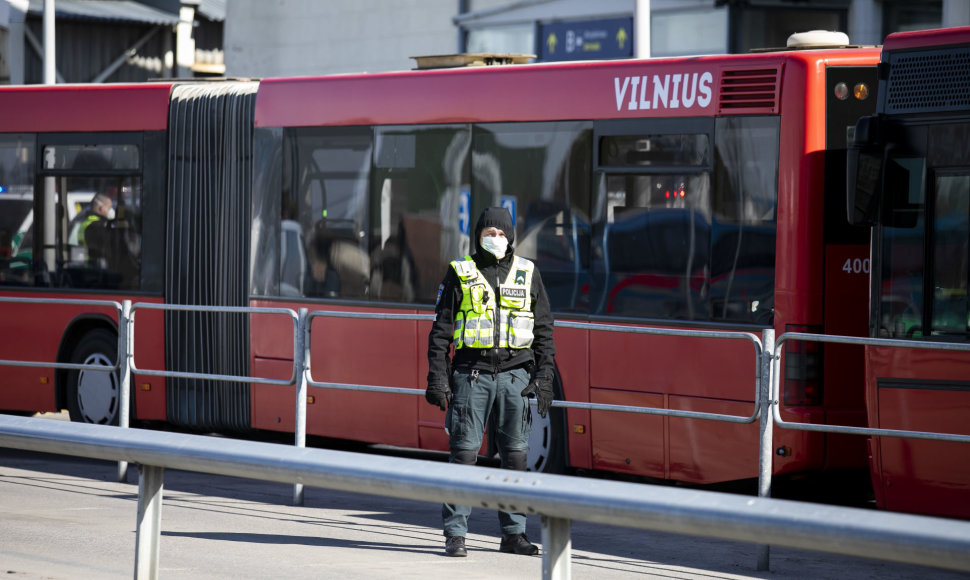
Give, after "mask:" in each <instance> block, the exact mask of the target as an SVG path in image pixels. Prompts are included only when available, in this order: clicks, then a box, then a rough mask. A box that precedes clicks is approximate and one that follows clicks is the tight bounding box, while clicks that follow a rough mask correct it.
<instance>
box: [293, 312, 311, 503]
mask: <svg viewBox="0 0 970 580" xmlns="http://www.w3.org/2000/svg"><path fill="white" fill-rule="evenodd" d="M308 334H309V326H308V325H307V309H306V308H301V309H300V312H299V316H298V318H297V323H296V331H295V335H294V337H293V356H294V357H295V358H296V360H295V361H293V364H294V365H296V369H297V372H296V424H295V425H294V426H293V431H294V433H295V439H296V441H295V445H296V446H297V447H306V397H307V374H308V372H309V369H310V344H309V341H308V340H307V337H308ZM293 505H303V484H302V483H294V484H293Z"/></svg>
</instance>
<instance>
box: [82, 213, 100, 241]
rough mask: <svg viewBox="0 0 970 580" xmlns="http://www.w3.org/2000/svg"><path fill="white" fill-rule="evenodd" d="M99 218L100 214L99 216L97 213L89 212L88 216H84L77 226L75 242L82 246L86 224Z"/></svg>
mask: <svg viewBox="0 0 970 580" xmlns="http://www.w3.org/2000/svg"><path fill="white" fill-rule="evenodd" d="M100 219H101V216H99V215H97V214H91V215H89V216H88V217H86V218H84V221H83V222H81V225H80V226H78V228H77V243H78V244H81V245H82V246H83V245H84V243H85V242H84V232H85V231H86V230H87V229H88V226H90V225H91V224H93V223H94V222H96V221H98V220H100Z"/></svg>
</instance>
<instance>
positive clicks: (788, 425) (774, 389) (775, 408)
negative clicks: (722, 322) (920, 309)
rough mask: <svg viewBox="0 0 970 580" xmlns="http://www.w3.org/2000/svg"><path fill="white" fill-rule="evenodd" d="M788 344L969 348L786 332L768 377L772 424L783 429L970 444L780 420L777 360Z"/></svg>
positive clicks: (965, 439) (959, 438)
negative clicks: (807, 342)
mask: <svg viewBox="0 0 970 580" xmlns="http://www.w3.org/2000/svg"><path fill="white" fill-rule="evenodd" d="M790 340H804V341H812V342H822V343H834V344H854V345H859V346H878V347H886V348H917V349H924V350H947V351H960V352H966V353H970V344H966V343H953V342H927V341H916V340H898V339H890V338H862V337H856V336H837V335H825V334H809V333H803V332H786V333H784V334H782V335H781V336H779V337H778V340H777V341H775V356H774V357H773V358H774V364H773V368H772V373H771V393H772V414H773V416H774V417H773V418H774V422H775V424H776V425H778V426H779V427H782V428H785V429H796V430H800V431H815V432H820V433H841V434H846V435H870V436H872V435H876V436H883V437H904V438H908V439H929V440H933V441H951V442H957V443H970V435H957V434H954V433H932V432H926V431H909V430H904V429H881V428H876V427H855V426H850V425H828V424H825V425H822V424H817V423H796V422H791V421H785V420H784V419H782V417H781V413H780V410H779V405H778V401H779V400H781V399H782V397H783V396H784V393H783V392H782V389H781V387H780V379H779V377H780V375H781V372H780V369H779V366H780V364H781V363H780V358H781V353H782V352H783V351H784V347H785V344H786V343H787V342H788V341H790Z"/></svg>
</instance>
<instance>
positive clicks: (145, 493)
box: [135, 465, 165, 580]
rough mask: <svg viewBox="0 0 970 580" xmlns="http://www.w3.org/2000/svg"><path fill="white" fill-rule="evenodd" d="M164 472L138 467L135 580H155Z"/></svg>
mask: <svg viewBox="0 0 970 580" xmlns="http://www.w3.org/2000/svg"><path fill="white" fill-rule="evenodd" d="M164 480H165V468H163V467H156V466H154V465H139V466H138V527H137V528H136V531H135V580H156V579H157V578H158V546H159V541H160V536H161V534H162V492H163V489H164Z"/></svg>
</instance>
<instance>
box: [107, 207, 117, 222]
mask: <svg viewBox="0 0 970 580" xmlns="http://www.w3.org/2000/svg"><path fill="white" fill-rule="evenodd" d="M104 217H106V218H108V221H111V220H113V219H115V208H111V209H109V210H108V215H106V216H104Z"/></svg>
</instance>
